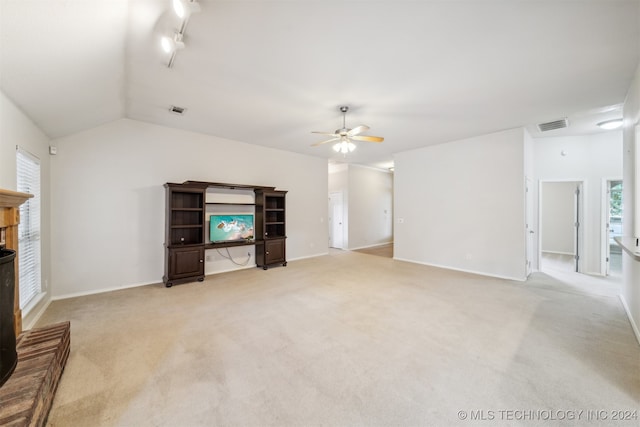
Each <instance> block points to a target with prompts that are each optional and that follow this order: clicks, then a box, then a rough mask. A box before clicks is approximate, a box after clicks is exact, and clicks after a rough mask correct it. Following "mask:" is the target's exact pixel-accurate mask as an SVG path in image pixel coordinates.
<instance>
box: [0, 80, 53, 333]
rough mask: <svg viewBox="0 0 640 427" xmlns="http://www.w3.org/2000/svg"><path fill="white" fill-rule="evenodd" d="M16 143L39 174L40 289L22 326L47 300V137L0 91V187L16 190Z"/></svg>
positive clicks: (48, 186) (27, 308) (49, 271)
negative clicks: (36, 161)
mask: <svg viewBox="0 0 640 427" xmlns="http://www.w3.org/2000/svg"><path fill="white" fill-rule="evenodd" d="M16 145H18V146H20V147H21V148H23V149H24V150H26V151H28V152H29V153H31V154H33V155H34V156H36V157H37V158H39V159H40V174H41V183H40V184H41V185H40V191H41V233H42V234H41V245H42V249H41V252H42V253H41V255H42V258H41V262H42V286H43V288H44V289H43V291H44V292H43V295H42V297H43V298H42V299H41V300H40V302H39V303H38V304H37V305H36V306H33V307H30V306H27V307H24V308H23V313H22V315H23V327H25V328H28V327H30V324H31V323H32V320H33V319H34V318H35V317H36V316H37V314H38V312H39V311H40V310H41V309H42V308H43V307H45V306H46V304H47V303H48V302H49V300H50V292H49V291H48V289H47V287H48V286H49V284H50V277H51V248H50V246H51V223H50V216H51V212H50V209H51V197H50V193H51V192H50V180H49V175H50V171H49V164H50V163H49V138H48V137H47V136H46V135H45V134H44V133H43V132H42V131H41V130H40V129H39V128H38V126H36V125H35V124H34V123H33V122H32V121H31V120H30V119H29V118H28V117H27V116H25V115H24V113H23V112H22V111H21V110H20V109H19V108H18V107H17V106H16V105H15V104H14V103H13V102H12V101H11V100H10V99H9V98H7V97H6V96H5V94H4V93H2V92H0V188H4V189H7V190H13V191H15V190H16Z"/></svg>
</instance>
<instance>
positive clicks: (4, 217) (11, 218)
mask: <svg viewBox="0 0 640 427" xmlns="http://www.w3.org/2000/svg"><path fill="white" fill-rule="evenodd" d="M31 197H33V195H31V194H27V193H19V192H17V191H11V190H4V189H1V188H0V246H4V247H5V248H7V249H13V250H14V251H16V260H15V265H16V266H17V265H18V255H19V254H18V224H19V223H20V205H21V204H23V203H24V202H26V201H27V199H29V198H31ZM18 278H19V274H16V275H15V296H14V300H13V319H14V327H15V332H16V336H18V335H19V334H20V332H22V310H20V293H19V286H18Z"/></svg>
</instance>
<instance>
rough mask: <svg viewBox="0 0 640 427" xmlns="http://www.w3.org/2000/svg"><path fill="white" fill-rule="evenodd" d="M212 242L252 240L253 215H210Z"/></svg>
mask: <svg viewBox="0 0 640 427" xmlns="http://www.w3.org/2000/svg"><path fill="white" fill-rule="evenodd" d="M209 221H210V230H211V233H210V239H211V241H212V242H225V241H229V240H246V239H253V215H211V216H210V217H209Z"/></svg>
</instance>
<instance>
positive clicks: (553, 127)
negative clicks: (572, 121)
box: [538, 117, 569, 132]
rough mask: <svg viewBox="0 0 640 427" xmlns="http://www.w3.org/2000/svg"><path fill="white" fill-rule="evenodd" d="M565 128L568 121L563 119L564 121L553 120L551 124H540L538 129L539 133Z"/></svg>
mask: <svg viewBox="0 0 640 427" xmlns="http://www.w3.org/2000/svg"><path fill="white" fill-rule="evenodd" d="M567 126H569V120H567V118H566V117H565V118H564V119H560V120H554V121H552V122H547V123H540V124H539V125H538V129H540V132H547V131H549V130H556V129H564V128H566V127H567Z"/></svg>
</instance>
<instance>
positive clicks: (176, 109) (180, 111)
mask: <svg viewBox="0 0 640 427" xmlns="http://www.w3.org/2000/svg"><path fill="white" fill-rule="evenodd" d="M185 111H187V109H186V108H182V107H176V106H175V105H172V106H171V107H169V112H170V113H173V114H178V115H180V116H182V115H183V114H184V112H185Z"/></svg>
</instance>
